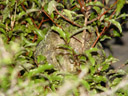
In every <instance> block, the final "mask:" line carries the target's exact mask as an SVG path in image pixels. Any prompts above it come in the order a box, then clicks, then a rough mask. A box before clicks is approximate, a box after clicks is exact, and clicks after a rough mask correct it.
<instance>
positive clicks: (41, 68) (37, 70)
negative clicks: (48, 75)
mask: <svg viewBox="0 0 128 96" xmlns="http://www.w3.org/2000/svg"><path fill="white" fill-rule="evenodd" d="M52 68H53V65H51V64H45V65H39V66H38V67H37V68H35V69H33V70H30V71H29V73H28V76H29V77H31V76H33V75H36V74H37V73H42V72H44V71H45V70H49V69H52Z"/></svg>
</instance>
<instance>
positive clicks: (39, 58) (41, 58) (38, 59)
mask: <svg viewBox="0 0 128 96" xmlns="http://www.w3.org/2000/svg"><path fill="white" fill-rule="evenodd" d="M41 61H46V57H45V56H43V55H39V56H37V63H40V62H41Z"/></svg>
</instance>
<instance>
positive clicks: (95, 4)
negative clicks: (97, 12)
mask: <svg viewBox="0 0 128 96" xmlns="http://www.w3.org/2000/svg"><path fill="white" fill-rule="evenodd" d="M90 5H92V6H101V7H103V6H104V4H102V3H101V2H99V1H96V2H89V3H87V4H86V6H90Z"/></svg>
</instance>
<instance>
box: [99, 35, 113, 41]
mask: <svg viewBox="0 0 128 96" xmlns="http://www.w3.org/2000/svg"><path fill="white" fill-rule="evenodd" d="M105 39H111V37H110V36H107V35H103V36H101V39H100V41H104V40H105Z"/></svg>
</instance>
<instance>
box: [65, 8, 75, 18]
mask: <svg viewBox="0 0 128 96" xmlns="http://www.w3.org/2000/svg"><path fill="white" fill-rule="evenodd" d="M64 13H65V14H64V15H66V16H67V17H68V18H69V19H70V20H72V19H73V18H72V13H73V14H75V12H73V11H70V10H67V9H64Z"/></svg>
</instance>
